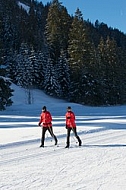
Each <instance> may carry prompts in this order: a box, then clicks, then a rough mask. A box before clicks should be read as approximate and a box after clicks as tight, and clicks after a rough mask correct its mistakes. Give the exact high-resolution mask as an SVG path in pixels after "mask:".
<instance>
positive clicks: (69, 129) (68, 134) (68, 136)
mask: <svg viewBox="0 0 126 190" xmlns="http://www.w3.org/2000/svg"><path fill="white" fill-rule="evenodd" d="M71 130H72V131H73V132H74V135H75V137H76V138H77V140H78V142H79V146H81V140H80V137H79V136H78V135H77V131H76V127H74V128H70V127H68V128H67V142H66V143H67V146H68V147H69V145H70V132H71Z"/></svg>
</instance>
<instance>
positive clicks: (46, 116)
mask: <svg viewBox="0 0 126 190" xmlns="http://www.w3.org/2000/svg"><path fill="white" fill-rule="evenodd" d="M41 123H42V126H43V127H52V116H51V114H50V112H49V111H45V112H42V113H41V116H40V121H39V124H41Z"/></svg>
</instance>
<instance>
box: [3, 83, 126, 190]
mask: <svg viewBox="0 0 126 190" xmlns="http://www.w3.org/2000/svg"><path fill="white" fill-rule="evenodd" d="M12 87H13V88H14V89H15V90H16V91H15V92H14V96H13V101H14V104H13V105H12V106H11V107H8V108H7V110H6V111H2V112H0V190H126V106H116V107H89V106H82V105H79V104H74V103H69V102H66V101H64V100H59V99H54V98H51V97H49V96H47V95H45V94H44V93H43V92H42V91H39V90H33V91H32V93H31V94H32V104H31V105H28V104H27V96H26V92H25V91H24V89H21V88H19V87H17V86H15V85H12ZM44 105H46V106H47V108H48V110H49V111H50V112H51V113H52V116H53V129H54V133H55V135H56V136H57V138H58V146H54V140H53V139H52V138H51V137H50V135H49V133H48V132H47V133H46V139H45V148H39V145H40V138H41V127H38V121H39V116H40V113H41V109H42V107H43V106H44ZM67 106H71V107H72V110H73V111H74V112H75V114H76V123H77V131H78V135H79V136H80V138H81V139H82V142H83V144H82V147H78V144H77V142H76V139H75V137H74V136H73V135H72V133H71V145H70V148H69V149H65V148H64V147H65V145H66V129H65V117H64V115H65V113H66V108H67Z"/></svg>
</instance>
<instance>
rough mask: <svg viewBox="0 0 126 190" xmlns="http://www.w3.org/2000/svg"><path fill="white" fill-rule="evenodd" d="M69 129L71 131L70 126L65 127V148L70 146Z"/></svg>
mask: <svg viewBox="0 0 126 190" xmlns="http://www.w3.org/2000/svg"><path fill="white" fill-rule="evenodd" d="M70 131H71V128H67V142H66V144H67V145H66V147H65V148H69V146H70Z"/></svg>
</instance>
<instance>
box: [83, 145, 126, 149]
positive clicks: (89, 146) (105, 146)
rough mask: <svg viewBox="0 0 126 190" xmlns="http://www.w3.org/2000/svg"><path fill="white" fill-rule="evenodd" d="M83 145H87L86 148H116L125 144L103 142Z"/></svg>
mask: <svg viewBox="0 0 126 190" xmlns="http://www.w3.org/2000/svg"><path fill="white" fill-rule="evenodd" d="M83 147H88V148H95V147H99V148H107V147H110V148H111V147H112V148H114V147H115V148H116V147H126V144H105V145H100V144H93V145H90V144H88V145H83Z"/></svg>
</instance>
